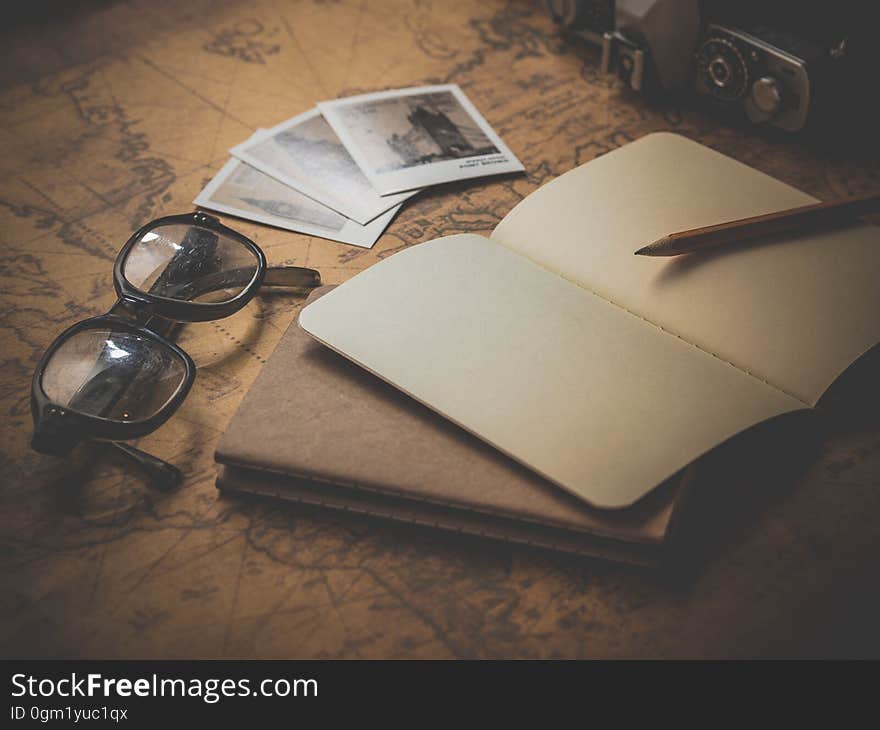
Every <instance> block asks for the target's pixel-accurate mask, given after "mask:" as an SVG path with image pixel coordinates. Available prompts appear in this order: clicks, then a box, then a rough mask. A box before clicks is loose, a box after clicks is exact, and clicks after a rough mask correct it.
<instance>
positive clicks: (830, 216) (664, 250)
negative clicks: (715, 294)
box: [636, 193, 880, 256]
mask: <svg viewBox="0 0 880 730" xmlns="http://www.w3.org/2000/svg"><path fill="white" fill-rule="evenodd" d="M877 210H880V194H877V193H874V194H871V195H862V196H858V197H852V198H846V199H844V200H835V201H828V202H824V203H814V204H811V205H804V206H801V207H799V208H791V209H789V210H781V211H777V212H774V213H765V214H764V215H758V216H753V217H751V218H743V219H740V220H735V221H728V222H726V223H718V224H716V225H711V226H704V227H702V228H694V229H692V230H688V231H680V232H678V233H673V234H671V235H669V236H666V237H664V238H661V239H659V240H658V241H655V242H654V243H652V244H650V245H648V246H645V247H644V248H641V249H639V250H638V251H636V253H637V254H639V255H642V256H675V255H678V254H682V253H690V252H692V251H696V250H699V249H703V248H709V247H712V246H722V245H725V244H730V243H739V242H743V241H748V240H752V239H754V238H759V237H762V236H773V235H776V234H780V233H789V232H792V231H799V230H805V229H808V228H811V227H816V226H821V225H826V224H829V223H837V222H841V221H846V220H848V219H851V218H853V217H856V216H859V215H865V214H866V213H871V212H874V211H877Z"/></svg>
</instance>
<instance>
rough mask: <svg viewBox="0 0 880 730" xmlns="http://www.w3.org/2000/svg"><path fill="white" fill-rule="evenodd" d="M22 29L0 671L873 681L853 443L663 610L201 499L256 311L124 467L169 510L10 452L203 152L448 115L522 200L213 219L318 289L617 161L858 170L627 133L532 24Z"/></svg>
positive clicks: (352, 528) (802, 176)
mask: <svg viewBox="0 0 880 730" xmlns="http://www.w3.org/2000/svg"><path fill="white" fill-rule="evenodd" d="M49 5H50V6H52V8H53V9H54V10H55V11H57V12H56V13H55V14H54V15H53V16H52V17H51V18H49V19H43V20H38V19H37V18H35V17H26V18H25V19H23V20H22V21H21V23H20V24H19V25H18V26H17V27H11V28H7V29H6V30H4V31H2V33H3V34H4V35H3V39H4V42H3V46H2V48H3V50H2V51H0V58H2V63H0V149H2V154H0V168H2V172H3V174H2V175H0V277H2V278H0V282H2V283H0V296H2V301H3V307H2V314H0V338H2V340H0V343H2V346H0V347H2V379H0V388H2V389H0V404H2V408H3V415H4V418H3V422H2V426H0V435H2V441H0V443H2V467H3V472H2V474H3V476H2V490H0V499H2V507H0V525H2V527H0V571H2V572H0V575H2V593H0V595H2V598H0V601H2V609H0V654H2V655H3V656H7V657H9V656H54V657H279V658H280V657H324V658H335V657H364V658H366V657H373V658H375V657H393V658H397V657H450V658H452V657H462V658H463V657H587V656H621V655H625V656H633V655H653V656H681V655H686V656H698V655H713V656H714V655H728V656H730V655H734V656H740V655H753V654H791V653H795V654H797V653H810V652H842V653H850V654H852V653H874V654H875V655H876V653H878V648H880V637H878V632H877V630H876V627H875V626H874V622H873V618H872V617H873V616H874V615H875V614H876V611H877V609H878V605H880V601H878V597H877V594H876V587H875V585H876V578H877V565H876V555H877V550H878V548H880V520H878V517H877V516H878V515H880V429H878V426H877V425H876V423H874V424H873V425H871V424H868V425H859V424H848V425H847V427H845V428H839V429H837V430H835V431H834V432H832V433H831V434H830V435H829V437H828V439H827V441H826V443H825V445H824V447H823V450H822V451H821V453H820V454H818V456H817V457H816V458H815V459H814V460H813V461H812V464H811V465H810V466H809V468H808V469H807V470H806V471H805V473H803V474H802V475H801V476H799V477H798V479H797V480H796V482H795V483H794V484H793V485H791V486H789V487H788V488H786V489H785V490H781V492H780V493H779V494H777V495H774V497H773V498H772V499H769V500H768V501H767V503H766V504H764V505H763V506H762V507H761V509H760V510H757V511H756V512H755V513H754V514H749V515H748V517H747V518H744V519H743V520H742V521H741V522H740V524H739V526H738V528H737V529H735V530H733V531H732V532H731V534H729V535H726V536H725V538H724V540H723V541H722V543H721V544H720V545H717V546H715V547H714V548H713V549H711V550H708V551H707V553H706V554H705V555H701V556H698V557H699V560H698V561H697V562H699V563H700V568H699V569H698V570H696V571H695V572H694V573H693V574H692V575H689V577H688V578H687V579H686V580H683V581H673V582H670V581H667V580H664V579H661V578H660V577H658V576H656V575H651V574H646V573H642V572H637V571H633V570H627V569H623V568H620V567H617V566H614V565H605V564H600V563H596V562H590V561H585V560H577V559H573V558H570V557H565V556H560V555H554V554H548V553H542V552H540V551H537V550H532V549H528V548H525V547H512V546H508V545H501V544H494V543H490V542H486V541H480V540H476V539H467V540H465V539H462V538H460V537H455V536H448V535H444V534H442V533H439V532H432V531H430V530H424V529H417V528H414V527H413V528H407V527H402V526H393V525H389V524H386V523H383V522H379V521H374V520H369V519H366V518H359V517H355V516H352V515H344V514H333V513H327V512H321V511H319V510H314V509H304V508H299V507H296V506H292V505H281V504H275V503H268V502H259V501H251V500H245V499H240V498H231V497H221V496H220V495H219V494H218V492H217V491H216V489H215V487H214V478H215V474H216V467H215V465H214V462H213V450H214V447H215V445H216V443H217V440H218V438H219V436H220V434H221V433H222V432H223V429H224V426H225V424H226V423H227V422H228V420H229V418H230V416H231V414H232V413H233V412H234V410H235V408H236V407H237V405H238V404H239V402H240V401H241V398H242V397H243V395H244V393H245V392H246V390H247V388H248V386H249V384H250V383H251V382H252V381H253V379H254V378H255V377H256V375H257V373H258V372H259V370H260V368H261V367H262V365H263V364H264V363H265V362H266V360H267V358H268V357H269V355H270V354H271V352H272V350H273V347H274V345H275V343H276V342H277V341H278V338H279V337H280V336H281V334H282V333H283V332H284V331H285V329H286V328H287V327H288V326H289V325H290V323H291V322H292V321H293V320H294V318H295V317H296V315H297V312H298V311H299V308H300V306H301V305H302V302H303V299H302V298H296V297H289V296H284V295H275V296H271V297H262V298H257V299H255V300H254V301H253V302H251V303H250V304H249V305H248V306H247V308H246V309H245V310H243V311H242V312H240V313H238V314H237V315H235V316H233V317H231V318H229V319H225V320H221V321H218V322H214V323H205V324H197V325H191V326H188V327H186V328H184V330H183V332H182V334H181V337H180V340H179V341H180V344H181V346H182V347H184V349H186V350H187V351H188V352H190V354H191V355H192V356H193V358H194V359H195V360H196V362H197V364H198V366H199V371H198V376H197V379H196V383H195V385H194V387H193V391H192V393H191V394H190V396H189V398H188V400H187V401H186V402H185V403H184V405H183V406H182V407H181V409H180V411H179V412H178V413H177V414H176V415H175V416H174V417H173V418H172V419H171V420H170V421H169V422H168V423H167V424H165V425H164V426H163V427H162V428H160V429H159V430H158V431H156V432H155V433H154V434H152V435H150V436H148V437H145V438H143V439H141V440H140V442H138V445H139V446H140V447H141V448H144V449H146V450H148V451H150V452H152V453H155V454H157V455H158V456H161V457H162V458H164V459H167V460H169V461H172V462H173V463H175V464H176V465H178V466H179V467H180V468H181V469H182V470H183V472H184V474H185V483H184V485H183V487H182V488H180V489H179V490H178V491H176V492H174V493H167V494H166V493H161V492H159V491H156V490H154V489H152V488H151V487H150V486H148V485H147V483H146V481H145V480H144V479H143V478H142V477H141V476H140V474H138V473H137V472H136V471H135V470H133V469H131V468H130V467H129V465H128V464H127V463H123V462H122V461H121V460H119V459H118V458H117V457H115V456H113V455H112V454H111V453H108V452H107V451H106V450H103V449H100V448H93V447H88V446H86V447H82V448H79V449H78V450H77V451H75V452H74V453H73V454H72V455H71V456H70V458H67V459H61V458H53V457H48V456H42V455H40V454H37V453H34V452H33V451H31V450H30V448H29V439H30V429H31V415H30V408H29V395H30V381H31V376H32V373H33V369H34V366H35V363H36V361H37V360H38V358H39V356H40V355H41V353H42V352H43V350H44V349H45V348H46V346H47V345H48V344H49V343H50V342H51V341H52V339H53V338H54V337H55V336H56V334H58V333H59V332H60V331H61V330H63V329H64V328H65V327H67V326H69V325H70V324H72V323H74V322H76V321H78V320H80V319H83V318H86V317H90V316H94V315H98V314H101V313H104V312H105V311H106V310H107V309H109V307H110V306H111V305H112V303H113V302H114V300H115V295H114V292H113V286H112V265H113V261H114V258H115V256H116V253H117V251H118V250H119V248H120V247H121V246H122V244H123V243H124V242H125V241H126V239H127V238H128V237H129V235H130V234H131V232H132V231H133V230H135V229H136V228H138V227H139V226H141V225H142V224H144V223H145V222H147V221H149V220H150V219H152V218H154V217H158V216H161V215H168V214H172V213H180V212H186V211H188V210H191V209H192V206H191V201H192V199H193V197H194V196H195V195H196V193H197V192H198V191H199V190H200V189H201V188H202V187H203V186H204V184H205V183H206V182H207V180H209V179H210V178H211V177H212V175H213V174H214V173H215V172H216V171H217V170H218V169H219V168H220V167H221V166H222V165H223V163H224V161H225V160H226V159H227V157H228V154H227V150H228V148H229V147H231V146H233V145H235V144H238V143H239V142H241V141H243V140H244V139H246V138H247V137H248V136H250V135H251V134H252V133H253V132H254V131H255V130H256V129H258V128H260V127H271V126H272V125H274V124H276V123H278V122H280V121H282V120H283V119H286V118H288V117H291V116H294V115H296V114H299V113H302V112H305V111H307V110H308V109H310V108H312V107H313V106H314V105H315V103H317V102H319V101H324V100H328V99H334V98H337V97H340V96H348V95H353V94H361V93H368V92H373V91H379V90H382V89H390V88H398V87H407V86H416V85H429V84H445V83H456V84H459V85H460V86H461V88H462V89H463V90H464V91H465V93H466V94H467V95H468V97H469V98H470V99H471V100H472V101H473V103H474V104H475V106H476V107H477V108H478V109H479V110H480V112H481V113H482V114H483V115H484V116H485V117H486V119H487V120H488V122H489V123H490V124H491V125H492V127H493V128H494V129H495V130H496V131H497V132H498V134H499V135H500V136H501V138H502V139H503V140H504V141H505V143H506V144H507V145H508V146H509V147H510V148H511V149H512V150H513V152H514V153H515V154H516V155H517V157H518V158H519V159H520V160H522V162H523V163H524V165H525V168H526V171H527V172H526V174H525V175H513V176H509V177H506V178H500V179H492V180H489V181H467V182H464V183H457V184H452V185H447V186H443V187H440V188H437V189H433V190H431V191H429V192H427V193H425V194H422V195H419V196H417V197H416V198H414V199H413V200H411V201H409V202H407V203H406V204H405V205H404V207H403V209H402V210H401V212H400V214H399V215H398V216H397V217H396V218H395V220H394V221H393V222H392V223H391V225H390V226H389V228H388V230H387V231H386V233H385V234H384V235H383V236H382V237H381V238H380V239H379V241H378V242H377V243H376V245H375V247H374V248H373V249H372V250H364V249H360V248H356V247H352V246H346V245H343V244H339V243H334V242H331V241H326V240H322V239H318V238H310V237H308V236H304V235H299V234H295V233H291V232H287V231H282V230H276V229H272V228H268V227H265V226H261V225H257V224H254V223H249V222H244V221H238V220H235V219H231V218H228V217H224V222H226V223H227V224H228V225H230V226H232V227H234V228H237V229H238V230H240V231H242V232H243V233H244V234H245V235H247V236H250V237H251V238H252V239H253V240H255V241H256V242H257V243H258V244H259V245H260V246H261V247H262V248H263V250H264V251H265V252H266V255H267V258H268V259H269V262H270V263H290V264H297V265H303V266H309V267H314V268H316V269H318V270H320V272H321V274H322V276H323V279H324V281H325V282H326V283H331V284H333V283H339V282H342V281H344V280H345V279H347V278H348V277H350V276H352V275H353V274H355V273H357V272H359V271H361V270H363V269H364V268H366V267H368V266H370V265H371V264H373V263H375V262H376V261H377V260H380V259H382V258H384V257H387V256H389V255H391V254H393V253H394V252H396V251H399V250H401V249H403V248H405V247H407V246H411V245H414V244H417V243H419V242H422V241H426V240H428V239H431V238H434V237H437V236H443V235H448V234H454V233H462V232H469V231H470V232H477V233H484V234H488V233H489V232H490V231H491V229H492V228H493V227H494V226H495V224H496V223H497V222H498V221H499V220H500V219H501V217H502V216H503V215H504V214H505V213H507V212H508V211H509V210H510V209H511V208H512V207H513V206H514V205H515V204H516V203H517V202H518V201H519V200H521V199H522V198H523V197H524V196H525V195H527V194H528V193H529V192H531V191H532V190H534V189H535V188H536V187H537V186H539V185H541V184H542V183H543V182H545V181H547V180H548V179H550V178H552V177H555V176H557V175H559V174H561V173H563V172H565V171H566V170H569V169H571V168H572V167H573V166H575V165H578V164H580V163H583V162H586V161H588V160H590V159H592V158H594V157H596V156H597V155H601V154H603V153H605V152H607V151H609V150H611V149H614V148H616V147H617V146H619V145H621V144H623V143H625V142H628V141H630V140H633V139H636V138H638V137H640V136H641V135H643V134H645V133H647V132H652V131H657V130H673V131H677V132H680V133H683V134H686V135H688V136H690V137H692V138H694V139H696V140H698V141H700V142H703V143H704V144H708V145H710V146H711V147H714V148H715V149H718V150H720V151H721V152H724V153H725V154H728V155H730V156H732V157H734V158H736V159H739V160H741V161H743V162H745V163H747V164H750V165H753V166H755V167H757V168H758V169H761V170H763V171H765V172H767V173H770V174H772V175H775V176H777V177H779V178H780V179H782V180H784V181H785V182H788V183H790V184H793V185H796V186H797V187H800V188H802V189H803V190H805V191H807V192H809V193H810V194H812V195H815V196H817V197H819V198H821V199H832V198H836V197H841V196H844V195H848V194H856V193H866V192H870V191H876V190H878V189H880V164H878V163H877V161H876V159H874V160H871V159H870V158H869V157H868V156H867V155H860V154H855V153H847V152H843V151H837V150H836V149H831V150H828V149H821V148H816V147H814V146H810V145H808V144H805V143H801V142H799V141H797V140H794V139H792V138H790V137H785V136H780V135H772V134H763V133H761V132H759V131H756V130H753V129H749V128H745V127H740V126H737V125H735V124H728V123H725V121H724V120H722V119H719V118H718V117H716V116H712V115H710V114H707V113H706V112H704V111H702V110H700V108H698V107H697V106H696V105H695V104H693V105H692V104H691V103H690V102H681V103H671V102H670V103H660V102H658V103H653V104H652V103H649V102H647V101H646V100H644V99H643V98H641V97H639V96H636V95H634V94H632V93H631V92H629V91H628V90H627V89H626V88H625V87H624V86H623V84H621V82H619V81H617V80H616V79H615V78H613V77H609V76H603V75H601V74H600V73H599V70H598V52H597V51H596V50H595V49H593V48H591V47H589V46H586V45H584V44H582V43H579V42H576V41H573V40H567V39H565V38H563V37H562V36H561V35H560V34H559V33H558V32H557V31H556V29H555V28H554V26H553V24H552V23H551V22H550V20H549V19H548V18H547V16H546V14H545V13H544V11H543V9H542V7H541V4H540V3H539V2H537V0H535V1H534V2H531V1H529V0H518V1H516V2H503V1H502V0H489V1H486V0H482V1H477V0H468V1H462V2H454V3H445V2H431V1H430V0H389V1H387V2H381V3H380V2H371V3H368V2H363V1H362V0H357V1H355V0H352V1H348V0H336V1H334V0H298V1H297V0H291V1H289V2H288V1H285V0H248V1H244V0H240V1H239V0H197V1H193V2H187V3H179V2H177V3H175V2H170V1H169V0H118V1H106V2H104V1H99V0H93V1H91V2H83V3H79V4H76V5H77V7H71V6H72V5H73V4H65V3H49ZM620 194H621V195H622V196H625V195H626V190H621V191H620ZM299 415H300V414H297V413H295V412H291V413H289V414H285V417H288V418H297V417H299ZM866 586H867V588H866ZM871 630H873V633H871Z"/></svg>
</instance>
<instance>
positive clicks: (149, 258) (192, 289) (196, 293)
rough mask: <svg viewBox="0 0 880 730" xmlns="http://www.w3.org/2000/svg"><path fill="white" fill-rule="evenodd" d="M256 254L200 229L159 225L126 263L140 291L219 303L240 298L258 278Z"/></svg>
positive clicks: (127, 272) (125, 269)
mask: <svg viewBox="0 0 880 730" xmlns="http://www.w3.org/2000/svg"><path fill="white" fill-rule="evenodd" d="M258 267H259V262H258V260H257V256H256V254H254V252H253V251H251V250H250V249H249V248H248V247H247V246H245V245H244V244H242V243H241V242H240V241H237V240H235V239H233V238H229V237H226V236H223V235H221V234H219V233H216V232H215V231H211V230H209V229H207V228H200V227H199V226H191V225H185V224H175V225H167V226H159V227H157V228H153V229H151V230H149V231H147V232H146V233H144V234H143V235H142V236H141V238H140V240H138V241H137V242H136V243H135V244H134V246H133V247H132V249H131V250H130V251H129V253H128V256H126V258H125V261H124V262H123V267H122V273H123V275H124V276H125V278H126V279H127V280H128V281H129V283H130V284H132V285H133V286H134V287H135V288H137V289H139V290H140V291H142V292H144V293H147V294H152V295H153V296H158V297H164V298H166V299H175V300H178V301H187V302H196V303H206V304H217V303H222V302H228V301H230V300H232V299H234V298H235V297H236V296H238V295H239V294H241V292H242V291H244V290H245V289H246V288H247V287H248V285H250V284H251V283H252V282H253V280H254V277H255V276H256V275H257V269H258Z"/></svg>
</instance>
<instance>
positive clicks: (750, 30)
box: [544, 0, 876, 132]
mask: <svg viewBox="0 0 880 730" xmlns="http://www.w3.org/2000/svg"><path fill="white" fill-rule="evenodd" d="M544 7H545V9H546V11H547V12H548V14H549V15H550V17H551V18H552V19H553V21H554V22H555V23H556V24H557V25H559V26H560V27H561V28H563V29H564V30H565V31H567V32H569V33H571V34H573V35H576V36H578V37H580V38H582V39H584V40H586V41H587V42H589V43H592V44H594V45H598V46H599V47H600V48H601V49H602V56H601V58H602V60H601V68H602V70H603V71H604V72H606V73H616V74H617V75H618V76H620V78H621V79H623V81H624V82H625V83H626V84H627V85H628V86H629V87H631V88H632V89H633V90H634V91H637V92H640V93H643V94H646V95H660V94H673V93H693V94H696V95H698V96H700V97H704V98H706V99H707V100H710V101H711V103H712V104H713V105H714V106H716V107H718V108H720V109H722V110H723V111H724V112H725V113H728V114H731V115H739V116H741V117H744V118H745V119H747V120H748V121H749V122H751V123H754V124H768V125H772V126H774V127H778V128H780V129H783V130H786V131H790V132H796V131H798V130H800V129H803V128H804V127H805V126H806V125H807V123H808V121H811V120H812V119H814V118H816V117H821V116H826V117H827V116H828V115H829V114H834V113H838V112H839V111H840V110H841V109H842V108H843V107H845V106H846V103H847V102H848V101H854V100H855V99H856V97H857V96H858V95H859V91H858V89H859V83H858V81H857V80H856V77H857V76H858V75H859V72H860V71H864V70H865V69H863V68H860V66H864V65H867V66H870V60H869V61H868V62H867V64H864V63H862V64H860V63H856V62H854V61H853V57H854V56H855V55H856V54H854V53H852V50H853V49H852V48H851V47H850V46H852V45H853V43H852V41H853V37H854V36H855V37H857V35H858V33H857V32H850V28H848V27H847V22H849V23H850V25H851V26H852V25H856V26H857V25H858V19H857V18H856V17H855V16H854V15H853V14H852V13H849V12H848V10H850V9H851V8H849V7H848V6H847V0H838V1H837V2H836V3H835V6H834V9H835V10H836V11H837V12H835V13H832V12H831V10H832V8H831V6H829V7H828V8H827V12H824V13H813V14H812V15H810V14H809V13H805V12H804V7H803V4H799V3H794V2H793V0H777V2H775V3H774V2H772V1H771V0H765V2H757V0H755V2H748V0H741V1H740V2H724V1H723V0H716V1H715V2H712V1H711V0H702V1H701V0H544ZM875 65H876V62H875Z"/></svg>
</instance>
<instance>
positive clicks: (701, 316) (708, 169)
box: [492, 133, 880, 405]
mask: <svg viewBox="0 0 880 730" xmlns="http://www.w3.org/2000/svg"><path fill="white" fill-rule="evenodd" d="M812 202H815V199H814V198H812V197H810V196H809V195H806V194H805V193H803V192H800V191H798V190H796V189H795V188H793V187H790V186H788V185H785V184H784V183H782V182H780V181H778V180H775V179H774V178H772V177H769V176H767V175H764V174H763V173H761V172H758V171H756V170H754V169H752V168H750V167H747V166H745V165H743V164H741V163H739V162H736V161H734V160H732V159H730V158H728V157H725V156H724V155H721V154H719V153H717V152H715V151H713V150H711V149H709V148H707V147H704V146H702V145H700V144H697V143H696V142H693V141H691V140H688V139H686V138H685V137H682V136H679V135H676V134H669V133H658V134H652V135H648V136H647V137H643V138H642V139H640V140H638V141H636V142H633V143H631V144H628V145H625V146H624V147H621V148H619V149H617V150H615V151H613V152H610V153H608V154H606V155H603V156H602V157H599V158H597V159H595V160H593V161H591V162H588V163H586V164H585V165H582V166H581V167H578V168H577V169H575V170H572V171H570V172H568V173H566V174H565V175H562V176H561V177H559V178H557V179H556V180H553V181H552V182H550V183H548V184H546V185H545V186H543V187H542V188H540V189H539V190H538V191H536V192H534V193H532V194H531V195H530V196H529V197H528V198H526V199H525V200H524V201H523V202H522V203H520V204H519V205H518V206H517V207H516V208H514V210H513V211H511V212H510V213H509V214H508V215H507V216H506V217H505V218H504V220H503V221H501V223H500V224H499V225H498V227H497V228H496V229H495V232H494V233H493V234H492V238H493V239H494V240H496V241H498V242H500V243H502V244H503V245H504V246H506V247H508V248H510V249H511V250H513V251H516V252H519V253H521V254H523V255H524V256H526V257H528V258H529V259H531V260H533V261H535V262H536V263H538V264H539V265H541V266H542V267H544V268H546V269H548V270H550V271H553V272H559V273H561V275H563V276H564V277H566V278H567V279H570V280H572V281H574V282H577V283H578V284H580V285H582V286H584V287H586V288H588V289H590V290H592V291H594V292H597V293H598V294H600V295H601V296H602V297H605V298H607V299H609V300H611V301H613V302H615V303H617V304H619V305H620V306H622V307H624V308H625V309H628V310H631V311H633V312H636V313H638V314H639V315H641V316H644V317H646V318H647V319H650V320H651V321H652V322H655V323H657V324H659V325H660V326H662V327H664V328H666V329H668V330H670V331H672V332H674V333H676V334H678V335H680V336H681V337H683V338H684V339H686V340H688V341H689V342H692V343H695V344H696V345H698V346H699V347H700V348H702V349H704V350H706V351H707V352H711V353H715V354H717V355H718V357H720V358H722V359H724V360H728V361H730V362H732V363H734V364H735V365H736V366H737V367H739V368H742V369H743V370H747V371H750V372H752V373H753V374H754V375H755V376H756V377H758V378H760V379H763V380H766V381H767V382H769V383H771V384H773V385H774V386H775V387H777V388H780V389H782V390H784V391H786V392H787V393H789V394H792V395H794V396H795V397H797V398H799V399H800V400H802V401H803V402H805V403H808V404H810V405H813V404H815V402H816V401H817V400H818V398H819V397H820V396H821V395H822V393H823V392H824V390H825V389H826V388H827V387H828V386H829V385H830V384H831V382H832V381H833V380H834V378H835V377H837V375H839V374H840V373H841V372H842V371H843V370H844V369H845V368H846V367H847V365H849V364H850V363H851V362H852V361H854V360H855V359H857V358H858V357H859V356H860V355H862V354H864V353H865V352H866V351H867V350H868V349H869V348H870V347H872V346H873V345H874V344H875V343H877V342H878V341H880V316H878V314H880V229H878V228H877V227H875V226H870V225H864V224H859V223H854V224H852V225H849V226H845V227H838V228H835V229H830V230H825V231H816V232H812V233H801V234H796V235H791V234H789V235H788V236H785V237H777V238H776V239H773V240H771V241H764V242H760V243H757V244H754V243H753V244H745V245H733V246H729V247H726V248H723V249H722V248H718V249H714V250H712V251H705V252H701V253H696V254H690V255H687V256H679V257H670V258H648V257H644V256H634V255H633V251H635V250H636V249H637V248H640V247H641V246H644V245H646V244H648V243H651V242H652V241H654V240H656V239H658V238H661V237H662V236H665V235H668V234H670V233H674V232H676V231H679V230H684V229H688V228H695V227H698V226H704V225H710V224H713V223H720V222H723V221H729V220H735V219H737V218H743V217H747V216H751V215H758V214H760V213H767V212H771V211H774V210H781V209H784V208H790V207H795V206H798V205H806V204H809V203H812Z"/></svg>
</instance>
